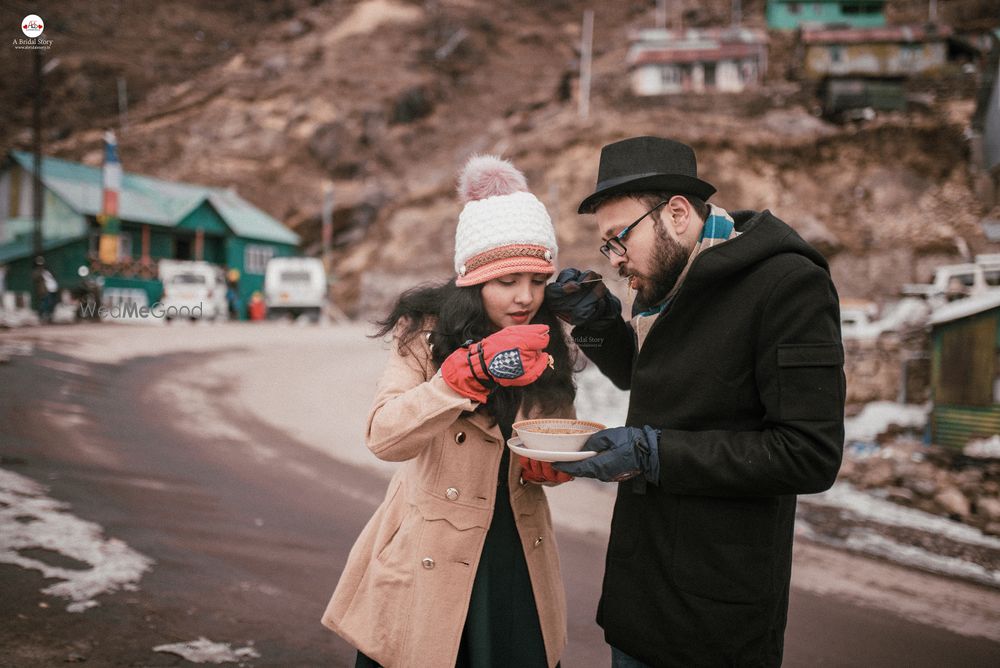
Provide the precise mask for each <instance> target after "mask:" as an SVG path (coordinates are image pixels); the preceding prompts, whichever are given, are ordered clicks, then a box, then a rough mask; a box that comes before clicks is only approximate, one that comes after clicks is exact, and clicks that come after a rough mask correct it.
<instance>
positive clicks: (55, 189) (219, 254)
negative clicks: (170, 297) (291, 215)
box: [0, 151, 299, 309]
mask: <svg viewBox="0 0 1000 668" xmlns="http://www.w3.org/2000/svg"><path fill="white" fill-rule="evenodd" d="M33 170H34V156H33V155H32V154H30V153H24V152H21V151H11V152H10V153H8V155H7V156H6V158H5V159H4V160H3V162H2V163H0V266H3V267H4V268H5V272H4V282H5V288H6V289H7V290H13V291H30V290H31V270H32V266H33V258H34V250H33V230H34V224H33V218H32V206H31V203H32V178H33V177H32V173H33ZM41 177H42V186H43V198H44V207H43V220H42V240H43V244H42V245H43V254H44V256H45V259H46V263H47V265H48V267H49V268H50V269H51V270H52V272H53V274H55V277H56V279H57V280H58V281H59V284H60V286H61V287H63V288H69V287H72V286H73V285H74V284H76V283H77V282H79V280H80V279H79V276H78V273H77V272H78V270H79V268H80V267H81V266H88V267H89V268H90V270H91V271H93V272H95V273H97V274H98V275H100V276H103V277H104V292H105V296H106V297H107V295H108V294H114V295H117V297H118V298H124V299H126V300H127V299H128V298H130V297H136V296H138V297H141V300H142V301H145V302H147V303H149V304H152V303H153V302H155V301H156V300H157V299H159V298H160V296H161V294H162V291H163V290H162V285H161V284H160V282H159V280H158V277H157V263H158V261H159V260H162V259H176V260H204V261H206V262H210V263H213V264H216V265H218V266H220V267H222V268H224V269H226V270H229V269H237V270H239V272H240V279H239V293H240V301H241V303H242V304H243V305H244V309H245V305H246V303H247V301H248V300H249V297H250V295H251V294H252V293H253V292H254V291H255V290H261V289H262V288H263V283H264V269H265V267H266V265H267V261H268V260H270V259H271V258H272V257H284V256H291V255H296V254H298V245H299V236H298V235H297V234H295V233H294V232H292V231H291V230H290V229H288V228H287V227H285V226H284V225H282V224H281V223H280V222H278V221H277V220H275V219H274V218H273V217H271V216H270V215H268V214H267V213H265V212H263V211H261V210H260V209H258V208H257V207H255V206H254V205H253V204H251V203H250V202H247V201H246V200H245V199H243V198H242V197H240V196H239V195H238V194H237V193H236V192H235V191H233V190H229V189H226V188H213V187H208V186H201V185H195V184H190V183H180V182H175V181H165V180H163V179H157V178H152V177H148V176H141V175H139V174H130V173H128V172H125V173H124V174H123V175H122V188H121V193H120V197H119V218H120V220H121V235H120V243H119V251H118V259H117V261H116V262H115V263H113V264H102V263H101V262H100V261H99V259H98V252H97V251H98V243H99V239H100V234H101V226H100V224H99V223H98V220H97V218H98V216H99V214H100V213H101V201H102V175H101V168H100V167H90V166H87V165H83V164H80V163H76V162H71V161H68V160H60V159H57V158H50V157H43V158H42V169H41ZM137 291H140V292H142V293H145V294H144V295H138V293H137Z"/></svg>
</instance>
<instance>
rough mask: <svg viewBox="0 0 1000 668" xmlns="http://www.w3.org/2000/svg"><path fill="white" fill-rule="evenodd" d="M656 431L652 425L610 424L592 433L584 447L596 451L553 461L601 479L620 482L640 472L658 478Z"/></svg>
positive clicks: (564, 469) (655, 480) (561, 467)
mask: <svg viewBox="0 0 1000 668" xmlns="http://www.w3.org/2000/svg"><path fill="white" fill-rule="evenodd" d="M659 442H660V432H659V431H657V430H656V429H653V428H652V427H642V428H639V427H613V428H611V429H604V430H602V431H599V432H597V433H595V434H593V435H592V436H591V437H590V438H588V439H587V442H586V443H585V444H584V446H583V449H584V450H593V451H594V452H596V453H597V454H596V455H594V456H593V457H590V458H589V459H584V460H582V461H579V462H557V463H554V464H553V465H552V468H554V469H555V470H557V471H562V472H563V473H568V474H570V475H572V476H579V477H582V478H597V479H598V480H603V481H604V482H621V481H623V480H628V479H630V478H635V477H636V476H639V475H641V476H643V477H644V478H645V479H646V480H647V481H649V482H651V483H653V484H659V482H660V450H659Z"/></svg>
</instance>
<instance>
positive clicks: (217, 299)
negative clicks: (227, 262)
mask: <svg viewBox="0 0 1000 668" xmlns="http://www.w3.org/2000/svg"><path fill="white" fill-rule="evenodd" d="M159 271H160V281H161V282H162V283H163V297H161V298H160V302H161V305H162V307H163V313H164V318H166V320H167V321H168V322H169V321H170V320H173V319H174V318H188V319H191V320H198V319H200V318H203V319H206V320H225V319H226V318H227V317H228V309H227V306H226V277H225V274H224V273H223V271H222V267H219V266H218V265H214V264H210V263H208V262H190V261H185V260H160V264H159Z"/></svg>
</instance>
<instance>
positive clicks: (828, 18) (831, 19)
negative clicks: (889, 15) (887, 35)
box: [767, 0, 885, 30]
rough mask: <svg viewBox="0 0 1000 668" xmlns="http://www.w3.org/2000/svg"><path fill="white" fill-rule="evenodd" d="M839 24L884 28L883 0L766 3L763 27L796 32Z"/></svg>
mask: <svg viewBox="0 0 1000 668" xmlns="http://www.w3.org/2000/svg"><path fill="white" fill-rule="evenodd" d="M826 25H839V26H842V27H848V28H879V27H882V26H884V25H885V0H811V1H810V2H792V1H791V0H768V2H767V27H768V28H770V29H771V30H796V29H798V28H801V27H803V26H826Z"/></svg>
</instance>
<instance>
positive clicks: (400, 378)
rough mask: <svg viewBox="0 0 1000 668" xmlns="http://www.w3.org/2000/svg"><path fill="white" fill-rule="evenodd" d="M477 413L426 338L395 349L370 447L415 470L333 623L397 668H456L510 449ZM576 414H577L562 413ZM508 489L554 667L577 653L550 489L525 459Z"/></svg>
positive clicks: (373, 417) (359, 552)
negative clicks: (529, 478) (527, 469)
mask: <svg viewBox="0 0 1000 668" xmlns="http://www.w3.org/2000/svg"><path fill="white" fill-rule="evenodd" d="M397 340H398V339H397ZM475 407H476V404H475V403H474V402H473V401H471V400H469V399H467V398H465V397H463V396H461V395H459V394H458V393H456V392H455V391H454V390H452V389H451V388H450V387H449V386H448V385H447V384H446V383H445V381H444V380H443V379H442V378H441V375H440V373H438V372H437V370H436V369H435V368H434V365H433V363H432V361H431V353H430V347H429V346H428V344H427V339H426V336H417V337H415V338H414V339H413V340H412V341H411V342H410V343H409V344H408V345H407V346H406V347H405V348H400V347H399V346H398V345H397V346H395V347H394V351H393V354H392V355H391V357H390V360H389V363H388V365H387V367H386V369H385V372H384V373H383V375H382V377H381V379H380V380H379V384H378V391H377V395H376V398H375V403H374V406H373V408H372V410H371V413H370V414H369V416H368V433H367V438H366V444H367V446H368V448H369V449H370V450H371V451H372V452H373V453H374V454H375V456H376V457H378V458H380V459H384V460H388V461H398V462H405V463H404V464H403V466H402V467H401V468H400V469H399V470H398V471H397V472H396V474H395V475H394V476H393V477H392V479H391V481H390V482H389V487H388V490H387V491H386V495H385V500H384V501H383V502H382V504H381V505H380V506H379V508H378V509H377V510H376V511H375V514H374V515H373V516H372V518H371V520H369V522H368V524H367V525H366V526H365V528H364V530H363V531H362V532H361V535H360V537H359V538H358V540H357V542H356V543H355V544H354V547H353V548H352V549H351V552H350V555H349V556H348V558H347V564H346V565H345V567H344V571H343V574H342V575H341V578H340V582H339V583H338V584H337V587H336V590H335V591H334V593H333V597H332V598H331V600H330V603H329V605H328V606H327V609H326V612H325V613H324V615H323V620H322V621H323V624H324V625H326V626H327V627H329V628H330V629H332V630H334V631H335V632H337V633H338V634H339V635H340V636H342V637H343V638H344V639H345V640H347V641H348V642H349V643H351V645H353V646H354V647H356V648H358V649H360V650H361V651H362V652H364V653H365V654H367V655H368V656H369V657H371V658H372V659H374V660H375V661H377V662H378V663H380V664H381V665H383V666H386V667H387V668H442V667H447V666H454V665H455V659H456V657H457V654H458V647H459V642H460V640H461V635H462V629H463V627H464V624H465V617H466V613H467V611H468V606H469V599H470V596H471V593H472V583H473V580H474V578H475V575H476V569H477V568H478V566H479V557H480V555H481V553H482V549H483V543H484V541H485V539H486V531H487V529H488V528H489V526H490V521H491V519H492V516H493V507H494V502H495V500H496V493H497V489H498V488H497V482H496V480H497V469H498V467H499V465H500V457H501V455H502V453H503V450H502V448H503V447H505V446H504V444H503V437H502V435H501V433H500V428H499V427H498V426H490V425H489V419H488V418H487V417H486V416H483V415H481V414H478V413H473V412H472V411H473V410H474V409H475ZM570 416H572V408H571V407H570V408H568V409H567V410H566V411H565V413H563V414H562V415H561V417H570ZM530 417H535V416H530ZM508 483H509V488H510V501H511V506H512V508H513V511H514V517H515V522H516V524H517V530H518V533H519V534H520V537H521V545H522V547H523V549H524V555H525V560H526V561H527V565H528V571H529V574H530V578H531V586H532V590H533V591H534V595H535V605H536V607H537V609H538V619H539V622H540V624H541V630H542V637H543V639H544V642H545V653H546V657H547V660H548V665H549V666H550V668H551V667H552V666H555V665H556V663H557V662H558V661H559V657H560V655H561V654H562V651H563V648H564V647H565V645H566V601H565V594H564V591H563V583H562V577H561V574H560V571H559V556H558V552H557V550H556V541H555V536H554V534H553V531H552V520H551V516H550V515H549V508H548V503H547V502H546V499H545V493H544V491H543V488H542V487H541V486H539V485H535V484H532V483H524V482H522V481H521V477H520V467H519V466H518V464H517V458H516V457H511V458H510V470H509V472H508Z"/></svg>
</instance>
